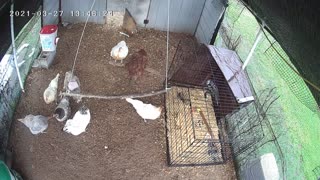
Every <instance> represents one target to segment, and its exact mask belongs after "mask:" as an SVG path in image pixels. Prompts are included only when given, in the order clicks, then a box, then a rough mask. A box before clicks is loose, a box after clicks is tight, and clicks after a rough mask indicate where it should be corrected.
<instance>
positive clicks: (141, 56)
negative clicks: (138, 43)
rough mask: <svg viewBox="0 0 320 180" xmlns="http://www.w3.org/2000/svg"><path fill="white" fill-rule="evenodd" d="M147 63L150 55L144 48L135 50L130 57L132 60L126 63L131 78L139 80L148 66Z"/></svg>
mask: <svg viewBox="0 0 320 180" xmlns="http://www.w3.org/2000/svg"><path fill="white" fill-rule="evenodd" d="M147 63H148V55H147V52H146V51H145V50H144V49H140V50H139V51H138V52H135V53H134V54H133V55H132V56H131V57H130V61H129V62H128V63H127V64H126V69H127V70H128V72H129V77H130V80H132V79H133V80H137V79H138V78H140V77H141V76H142V75H143V73H144V71H145V69H146V67H147Z"/></svg>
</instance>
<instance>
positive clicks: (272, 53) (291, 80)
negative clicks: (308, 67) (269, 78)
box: [265, 42, 319, 113]
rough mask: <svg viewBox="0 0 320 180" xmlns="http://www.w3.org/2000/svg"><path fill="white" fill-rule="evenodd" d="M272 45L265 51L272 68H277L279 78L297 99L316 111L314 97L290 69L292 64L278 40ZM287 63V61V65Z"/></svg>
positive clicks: (317, 108)
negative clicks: (283, 58)
mask: <svg viewBox="0 0 320 180" xmlns="http://www.w3.org/2000/svg"><path fill="white" fill-rule="evenodd" d="M273 47H274V48H272V47H270V48H268V49H267V50H266V51H265V55H266V56H267V58H268V59H270V61H271V62H272V65H273V66H274V68H275V69H276V70H277V72H278V73H279V75H280V76H281V78H282V79H283V80H284V81H285V82H286V84H287V85H288V87H289V88H290V90H291V91H292V93H293V94H294V95H295V96H296V97H297V99H298V100H299V101H300V102H301V103H302V104H303V105H304V106H306V107H307V108H309V109H310V110H311V111H313V112H316V113H318V112H319V107H318V104H317V102H316V100H315V98H314V97H313V95H312V93H311V91H310V89H309V88H308V86H307V85H306V83H305V82H304V80H303V79H302V78H301V77H300V76H299V75H298V74H297V73H296V72H294V70H293V69H291V67H293V68H294V65H293V64H292V63H291V62H290V59H289V57H288V56H287V55H286V53H285V52H284V51H283V49H282V48H281V46H280V45H279V43H278V42H275V43H274V44H273ZM278 52H279V53H280V55H279V54H278ZM281 56H282V57H285V58H286V59H285V61H284V60H281V58H282V57H281ZM287 63H289V65H288V64H287ZM290 66H291V67H290Z"/></svg>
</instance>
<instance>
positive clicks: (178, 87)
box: [166, 41, 245, 166]
mask: <svg viewBox="0 0 320 180" xmlns="http://www.w3.org/2000/svg"><path fill="white" fill-rule="evenodd" d="M186 44H188V46H187V47H186ZM169 86H170V88H171V89H170V91H169V92H168V93H167V94H166V128H167V142H168V151H169V152H168V155H169V164H170V165H172V166H179V165H213V164H221V163H225V162H227V161H228V160H230V159H232V158H233V152H232V150H231V140H230V139H229V138H230V134H229V133H228V132H227V131H226V129H227V127H226V126H227V125H228V124H227V123H226V122H225V116H226V115H228V114H230V113H232V112H236V111H238V110H239V108H240V105H239V104H238V103H237V101H236V99H235V97H234V95H233V93H232V91H231V89H230V87H229V85H228V82H227V81H226V79H225V77H224V75H223V73H222V71H221V70H220V68H219V66H218V64H217V63H216V62H215V60H214V59H213V57H212V55H211V53H210V51H209V50H208V48H207V47H206V46H205V45H200V46H196V45H194V46H192V47H190V43H184V42H183V41H181V42H180V43H179V45H178V47H177V51H176V53H175V56H174V59H173V61H172V64H171V66H170V69H169ZM237 140H241V139H237ZM244 144H245V143H244ZM239 148H242V147H239Z"/></svg>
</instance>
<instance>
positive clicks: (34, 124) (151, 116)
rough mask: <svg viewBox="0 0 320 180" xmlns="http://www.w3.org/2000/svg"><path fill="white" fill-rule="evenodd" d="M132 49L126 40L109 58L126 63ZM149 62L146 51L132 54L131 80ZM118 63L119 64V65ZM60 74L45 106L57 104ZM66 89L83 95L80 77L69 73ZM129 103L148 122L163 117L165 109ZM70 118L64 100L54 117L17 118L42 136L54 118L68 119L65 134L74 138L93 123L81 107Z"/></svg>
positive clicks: (51, 88) (51, 86)
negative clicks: (162, 113) (162, 112)
mask: <svg viewBox="0 0 320 180" xmlns="http://www.w3.org/2000/svg"><path fill="white" fill-rule="evenodd" d="M128 53H129V49H128V47H127V45H126V42H125V41H121V42H119V43H118V44H117V45H116V46H115V47H113V48H112V50H111V52H110V55H111V57H112V58H113V59H114V60H115V62H117V61H120V63H121V64H122V63H123V60H124V59H125V58H126V57H127V55H128ZM147 62H148V56H147V52H146V51H145V50H143V49H140V50H139V51H137V52H135V53H133V55H132V56H131V58H130V61H129V62H128V63H126V64H125V68H126V69H127V70H128V73H129V76H130V79H133V80H137V79H138V78H139V77H141V76H142V75H143V73H144V70H145V68H146V65H147ZM117 63H118V62H117ZM59 77H60V74H59V73H58V74H57V75H56V77H55V78H54V79H52V80H51V82H50V84H49V86H48V87H47V89H46V90H45V91H44V93H43V99H44V101H45V103H46V104H50V103H53V102H56V103H57V99H58V96H57V93H58V81H59ZM63 89H64V90H66V91H67V92H73V93H77V94H79V93H80V81H79V78H78V77H77V76H75V75H73V74H72V73H71V72H66V75H65V80H64V87H63ZM75 100H76V101H77V102H78V103H79V102H80V101H81V98H77V97H75ZM126 101H127V102H128V103H130V104H131V105H132V106H133V108H134V109H135V110H136V112H137V113H138V115H139V116H140V117H142V119H143V120H144V121H145V122H146V120H156V119H158V118H159V117H160V115H161V111H162V107H156V106H154V105H152V104H145V103H143V102H142V101H140V100H136V99H131V98H126ZM70 115H71V108H70V106H69V98H67V97H63V98H62V99H61V100H60V102H59V103H58V106H57V108H56V109H55V112H54V113H53V115H52V116H49V117H48V116H42V115H27V116H26V117H25V118H23V119H18V121H20V122H22V123H23V124H24V125H25V126H27V127H28V128H29V130H30V132H31V133H32V134H34V135H36V134H40V133H43V132H44V131H45V130H46V129H47V128H48V122H49V120H51V119H54V118H55V119H57V120H58V121H59V122H63V121H65V120H67V121H66V123H65V126H64V128H63V131H64V132H67V133H70V134H72V135H75V136H77V135H79V134H81V133H83V132H85V131H86V128H87V126H88V124H89V123H90V120H91V114H90V110H89V109H88V108H87V107H85V106H82V107H81V108H80V109H79V110H78V111H77V112H76V113H75V115H74V116H73V118H72V119H68V118H69V116H70Z"/></svg>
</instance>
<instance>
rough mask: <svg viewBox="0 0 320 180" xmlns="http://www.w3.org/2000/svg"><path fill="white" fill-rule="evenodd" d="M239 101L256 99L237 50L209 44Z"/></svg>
mask: <svg viewBox="0 0 320 180" xmlns="http://www.w3.org/2000/svg"><path fill="white" fill-rule="evenodd" d="M208 48H209V50H210V52H211V54H212V56H213V58H214V60H215V61H216V63H217V64H218V66H219V68H220V69H221V71H222V73H223V75H224V77H225V78H226V80H227V81H228V84H229V86H230V88H231V90H232V92H233V95H234V96H235V97H236V99H237V101H238V103H244V102H248V101H252V100H254V98H253V95H252V91H251V88H250V84H249V82H248V77H247V74H246V73H245V72H244V71H243V70H242V62H241V61H240V59H239V57H238V55H237V53H236V52H234V51H232V50H229V49H224V48H218V47H215V46H212V45H208Z"/></svg>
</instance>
